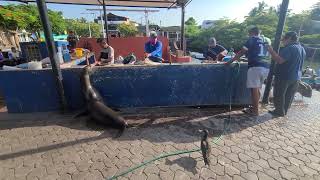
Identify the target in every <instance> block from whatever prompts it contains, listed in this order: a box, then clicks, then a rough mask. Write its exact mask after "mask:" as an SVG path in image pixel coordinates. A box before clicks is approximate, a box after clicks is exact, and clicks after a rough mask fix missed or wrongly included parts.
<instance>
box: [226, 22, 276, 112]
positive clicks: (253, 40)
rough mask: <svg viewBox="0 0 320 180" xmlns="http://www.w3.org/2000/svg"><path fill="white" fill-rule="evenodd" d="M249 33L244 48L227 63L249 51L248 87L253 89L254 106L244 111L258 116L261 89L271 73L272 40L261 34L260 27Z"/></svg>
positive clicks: (250, 30) (253, 28)
mask: <svg viewBox="0 0 320 180" xmlns="http://www.w3.org/2000/svg"><path fill="white" fill-rule="evenodd" d="M248 33H249V39H248V40H247V42H246V43H245V44H244V46H243V48H242V50H241V51H240V52H239V53H237V54H236V56H235V57H234V58H233V59H232V60H230V61H229V62H228V63H227V64H230V63H232V62H233V61H235V60H239V59H240V57H241V56H243V55H244V54H246V53H247V57H248V72H247V88H249V89H251V101H252V107H251V108H249V109H246V110H244V111H243V112H245V113H249V114H252V115H254V116H258V115H259V100H260V89H261V88H262V84H263V83H264V81H265V79H266V78H267V76H268V73H269V66H270V65H269V61H270V58H269V53H268V50H267V48H268V45H269V44H271V42H268V40H267V39H266V38H264V37H262V36H260V33H261V31H260V30H259V28H258V27H252V28H251V29H249V31H248Z"/></svg>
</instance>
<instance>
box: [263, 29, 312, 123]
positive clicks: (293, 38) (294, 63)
mask: <svg viewBox="0 0 320 180" xmlns="http://www.w3.org/2000/svg"><path fill="white" fill-rule="evenodd" d="M282 43H283V45H284V47H283V48H282V49H281V51H280V54H277V53H276V52H275V51H274V50H273V49H272V47H271V46H269V47H268V51H269V52H270V54H271V56H272V59H273V60H274V61H275V62H276V69H275V79H274V90H273V93H274V107H275V110H273V111H269V112H270V113H271V114H272V115H273V116H275V117H278V116H285V115H286V114H287V112H288V109H289V108H290V106H291V103H292V101H293V98H294V95H295V93H296V91H297V88H298V81H299V80H300V78H301V75H302V65H303V61H304V59H305V57H306V51H305V50H304V48H303V47H302V46H301V44H300V43H299V41H298V35H297V33H296V32H288V33H286V34H285V35H284V37H283V38H282Z"/></svg>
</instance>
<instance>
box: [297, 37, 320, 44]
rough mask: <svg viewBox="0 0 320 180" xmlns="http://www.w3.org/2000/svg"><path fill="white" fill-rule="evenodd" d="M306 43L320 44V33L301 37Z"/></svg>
mask: <svg viewBox="0 0 320 180" xmlns="http://www.w3.org/2000/svg"><path fill="white" fill-rule="evenodd" d="M300 41H301V42H302V43H304V44H317V45H319V44H320V34H312V35H304V36H302V37H301V38H300Z"/></svg>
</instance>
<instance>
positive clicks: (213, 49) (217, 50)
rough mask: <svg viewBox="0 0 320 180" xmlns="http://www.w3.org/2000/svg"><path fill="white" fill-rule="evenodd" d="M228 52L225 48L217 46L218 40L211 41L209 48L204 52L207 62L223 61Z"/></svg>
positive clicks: (212, 39)
mask: <svg viewBox="0 0 320 180" xmlns="http://www.w3.org/2000/svg"><path fill="white" fill-rule="evenodd" d="M227 53H228V51H227V50H226V48H224V47H223V46H221V45H219V44H217V40H216V38H214V37H212V38H210V39H209V43H208V48H207V49H206V50H205V51H204V54H203V55H204V57H205V58H206V59H207V60H213V61H221V60H222V59H223V57H225V56H226V55H227Z"/></svg>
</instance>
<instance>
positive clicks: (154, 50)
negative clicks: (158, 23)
mask: <svg viewBox="0 0 320 180" xmlns="http://www.w3.org/2000/svg"><path fill="white" fill-rule="evenodd" d="M144 51H145V53H146V58H148V59H149V60H151V61H153V62H160V63H161V62H162V43H161V41H159V40H158V38H157V33H156V32H155V31H151V32H150V39H149V41H148V42H147V43H146V44H145V45H144Z"/></svg>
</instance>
